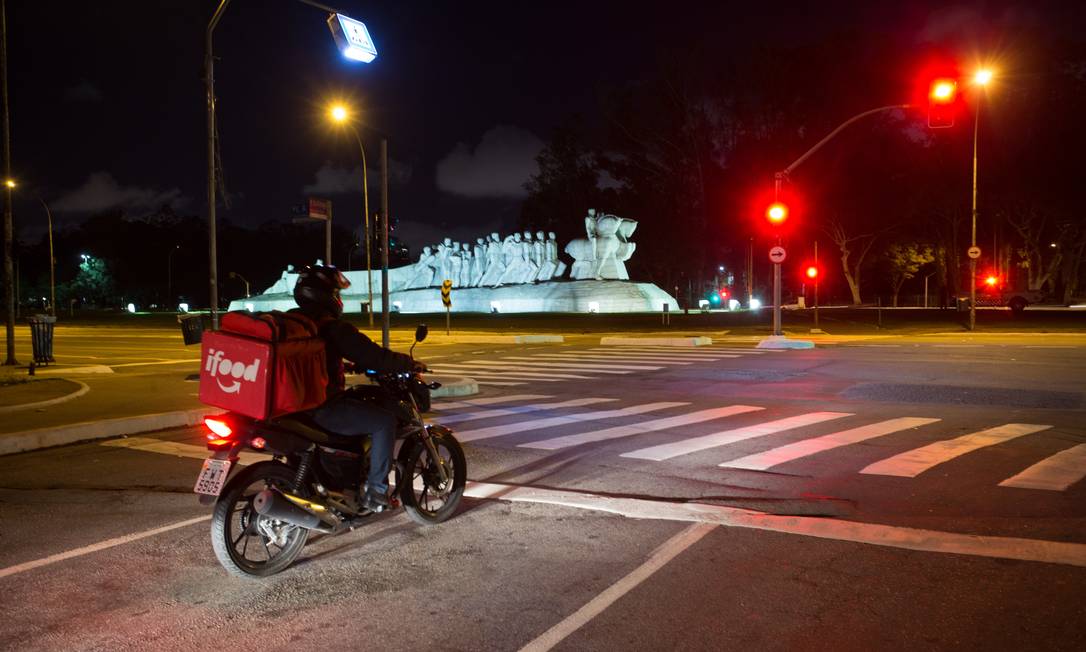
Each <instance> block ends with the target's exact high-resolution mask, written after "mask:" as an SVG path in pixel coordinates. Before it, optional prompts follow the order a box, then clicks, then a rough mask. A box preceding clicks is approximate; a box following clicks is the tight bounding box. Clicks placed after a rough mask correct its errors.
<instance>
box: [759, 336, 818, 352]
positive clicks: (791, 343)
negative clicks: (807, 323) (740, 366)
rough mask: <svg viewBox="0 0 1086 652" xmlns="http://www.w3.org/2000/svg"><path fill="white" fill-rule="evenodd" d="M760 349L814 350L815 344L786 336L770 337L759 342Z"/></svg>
mask: <svg viewBox="0 0 1086 652" xmlns="http://www.w3.org/2000/svg"><path fill="white" fill-rule="evenodd" d="M755 348H758V349H813V348H815V345H814V342H812V341H810V340H793V339H789V338H788V337H786V336H784V335H770V336H769V337H767V338H765V339H763V340H762V341H761V342H758V345H757V346H756V347H755Z"/></svg>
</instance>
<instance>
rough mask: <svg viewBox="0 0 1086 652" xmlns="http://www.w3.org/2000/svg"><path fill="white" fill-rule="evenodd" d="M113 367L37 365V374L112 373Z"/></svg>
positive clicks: (35, 372)
mask: <svg viewBox="0 0 1086 652" xmlns="http://www.w3.org/2000/svg"><path fill="white" fill-rule="evenodd" d="M111 373H113V369H112V368H111V367H107V366H105V365H102V364H89V365H84V366H81V367H35V368H34V375H35V376H68V375H71V374H79V375H82V374H111Z"/></svg>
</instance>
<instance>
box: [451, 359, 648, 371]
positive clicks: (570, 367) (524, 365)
mask: <svg viewBox="0 0 1086 652" xmlns="http://www.w3.org/2000/svg"><path fill="white" fill-rule="evenodd" d="M464 364H465V365H470V366H471V367H485V368H491V369H509V368H510V367H512V368H514V369H523V370H525V371H539V370H540V369H555V370H558V371H563V370H565V371H591V372H593V373H598V374H630V373H633V372H632V371H620V370H618V369H600V368H599V366H598V365H583V364H581V365H578V364H563V363H558V362H555V363H550V362H521V363H516V362H501V361H499V360H495V361H492V362H483V361H482V360H480V361H479V362H465V363H464ZM530 367H535V369H530Z"/></svg>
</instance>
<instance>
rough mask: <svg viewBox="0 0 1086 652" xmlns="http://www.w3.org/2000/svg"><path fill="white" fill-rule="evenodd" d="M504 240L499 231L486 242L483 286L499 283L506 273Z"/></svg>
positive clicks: (481, 283)
mask: <svg viewBox="0 0 1086 652" xmlns="http://www.w3.org/2000/svg"><path fill="white" fill-rule="evenodd" d="M502 246H503V245H502V242H501V239H500V238H499V237H498V234H497V233H491V234H490V240H489V241H488V242H487V243H486V273H484V274H483V280H482V281H480V282H479V284H480V285H483V286H494V285H497V284H498V280H499V279H501V277H502V274H504V273H505V261H504V259H503V257H502Z"/></svg>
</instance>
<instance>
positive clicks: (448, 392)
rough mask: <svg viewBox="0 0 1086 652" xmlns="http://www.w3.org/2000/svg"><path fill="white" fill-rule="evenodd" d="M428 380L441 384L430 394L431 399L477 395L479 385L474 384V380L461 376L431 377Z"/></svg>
mask: <svg viewBox="0 0 1086 652" xmlns="http://www.w3.org/2000/svg"><path fill="white" fill-rule="evenodd" d="M430 378H432V379H433V380H434V381H436V382H439V383H441V387H438V388H437V389H435V390H433V391H432V392H430V396H431V397H432V398H442V397H447V396H471V395H472V394H478V393H479V383H477V382H475V379H474V378H466V377H463V376H444V377H443V376H431V377H430ZM443 378H444V379H445V380H443Z"/></svg>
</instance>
